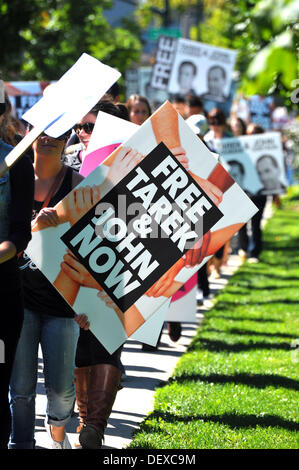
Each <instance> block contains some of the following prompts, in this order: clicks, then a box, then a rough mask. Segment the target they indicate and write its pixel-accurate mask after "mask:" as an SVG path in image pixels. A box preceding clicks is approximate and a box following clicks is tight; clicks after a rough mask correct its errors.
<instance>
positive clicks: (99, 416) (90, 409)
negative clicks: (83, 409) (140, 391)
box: [79, 364, 121, 449]
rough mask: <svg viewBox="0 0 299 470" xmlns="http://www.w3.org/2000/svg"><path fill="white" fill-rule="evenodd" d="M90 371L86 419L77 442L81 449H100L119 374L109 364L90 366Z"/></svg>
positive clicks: (118, 382) (116, 389)
mask: <svg viewBox="0 0 299 470" xmlns="http://www.w3.org/2000/svg"><path fill="white" fill-rule="evenodd" d="M90 371H91V374H90V382H89V389H88V402H87V417H86V421H85V424H84V426H83V428H82V430H81V432H80V436H79V441H80V444H81V446H82V448H83V449H101V447H102V441H103V439H104V432H105V429H106V426H107V421H108V418H109V416H110V414H111V411H112V407H113V404H114V401H115V397H116V394H117V391H118V387H119V384H120V379H121V372H120V370H119V369H118V368H117V367H115V366H113V365H111V364H98V365H95V366H91V367H90Z"/></svg>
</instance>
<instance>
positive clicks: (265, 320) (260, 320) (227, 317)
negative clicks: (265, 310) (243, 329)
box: [205, 307, 284, 323]
mask: <svg viewBox="0 0 299 470" xmlns="http://www.w3.org/2000/svg"><path fill="white" fill-rule="evenodd" d="M214 310H215V307H213V310H211V313H209V312H207V313H206V314H205V317H206V318H214V319H217V318H224V320H235V321H253V322H257V323H284V322H283V320H279V319H275V318H254V317H246V316H241V317H239V316H231V315H217V314H216V315H215V311H214ZM220 310H222V309H220Z"/></svg>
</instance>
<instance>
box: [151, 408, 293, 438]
mask: <svg viewBox="0 0 299 470" xmlns="http://www.w3.org/2000/svg"><path fill="white" fill-rule="evenodd" d="M149 419H156V420H163V421H164V422H166V423H176V422H184V423H190V422H192V421H204V422H207V423H208V422H213V423H217V424H223V425H226V426H229V427H230V428H232V429H234V428H256V427H264V428H268V427H273V428H275V427H279V428H282V429H287V430H288V431H298V430H299V424H298V423H295V422H293V421H288V420H286V419H282V418H280V417H279V416H276V415H263V416H256V415H251V414H235V413H232V414H230V413H224V414H222V415H202V416H201V415H198V416H176V415H174V414H172V413H169V412H160V411H154V412H153V413H151V414H150V415H149ZM142 430H143V431H146V432H155V433H156V432H158V429H156V428H154V429H153V427H152V426H151V425H148V424H144V425H143V426H142Z"/></svg>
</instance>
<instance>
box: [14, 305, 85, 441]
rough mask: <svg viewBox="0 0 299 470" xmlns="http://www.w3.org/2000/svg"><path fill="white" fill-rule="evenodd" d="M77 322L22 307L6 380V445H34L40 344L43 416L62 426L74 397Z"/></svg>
mask: <svg viewBox="0 0 299 470" xmlns="http://www.w3.org/2000/svg"><path fill="white" fill-rule="evenodd" d="M78 337H79V326H78V324H77V323H76V322H75V320H74V319H73V318H62V317H54V316H51V315H46V314H43V313H37V312H32V311H31V310H28V309H25V310H24V323H23V328H22V332H21V337H20V340H19V343H18V347H17V352H16V356H15V361H14V366H13V371H12V377H11V381H10V410H11V415H12V432H11V436H10V442H9V448H11V449H32V448H34V446H35V439H34V429H35V397H36V384H37V372H38V348H39V344H40V345H41V348H42V353H43V362H44V377H45V388H46V394H47V420H48V423H49V424H51V425H54V426H64V425H65V424H66V423H67V421H68V420H69V419H70V417H71V415H72V410H73V406H74V400H75V387H74V375H73V372H74V367H75V355H76V347H77V342H78Z"/></svg>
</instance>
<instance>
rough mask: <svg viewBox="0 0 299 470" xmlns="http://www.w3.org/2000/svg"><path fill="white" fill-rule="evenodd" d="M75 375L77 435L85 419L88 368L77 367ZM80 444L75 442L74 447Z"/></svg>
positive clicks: (88, 378)
mask: <svg viewBox="0 0 299 470" xmlns="http://www.w3.org/2000/svg"><path fill="white" fill-rule="evenodd" d="M74 375H75V392H76V403H77V407H78V412H79V426H78V427H77V429H76V432H77V433H79V432H80V431H81V429H82V428H83V425H84V424H85V421H86V417H87V394H88V386H89V380H90V367H77V368H76V369H75V370H74ZM80 445H81V444H80V443H79V442H75V447H79V446H80Z"/></svg>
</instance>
